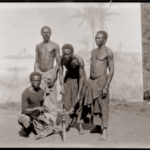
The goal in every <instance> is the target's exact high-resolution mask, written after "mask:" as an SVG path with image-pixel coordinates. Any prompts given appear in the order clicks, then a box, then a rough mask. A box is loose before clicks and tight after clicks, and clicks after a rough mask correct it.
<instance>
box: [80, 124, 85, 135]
mask: <svg viewBox="0 0 150 150" xmlns="http://www.w3.org/2000/svg"><path fill="white" fill-rule="evenodd" d="M84 133H85V132H84V130H83V126H82V124H81V123H80V124H79V134H80V135H83V134H84Z"/></svg>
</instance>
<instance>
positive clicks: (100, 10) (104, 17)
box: [93, 3, 121, 32]
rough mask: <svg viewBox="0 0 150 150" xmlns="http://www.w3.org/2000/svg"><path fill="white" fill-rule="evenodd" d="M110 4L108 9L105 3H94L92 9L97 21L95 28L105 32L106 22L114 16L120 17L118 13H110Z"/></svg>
mask: <svg viewBox="0 0 150 150" xmlns="http://www.w3.org/2000/svg"><path fill="white" fill-rule="evenodd" d="M110 8H111V3H110V5H109V7H107V6H106V3H96V5H95V7H94V8H93V12H94V16H95V19H96V20H97V27H98V28H99V29H100V30H105V29H106V30H107V32H108V29H107V25H106V22H107V21H109V20H112V19H113V17H114V16H120V17H121V15H120V14H119V13H116V12H112V11H110Z"/></svg>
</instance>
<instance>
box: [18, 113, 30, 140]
mask: <svg viewBox="0 0 150 150" xmlns="http://www.w3.org/2000/svg"><path fill="white" fill-rule="evenodd" d="M18 123H19V124H20V125H21V126H22V128H21V130H20V132H19V134H20V136H23V137H29V134H30V133H31V132H32V129H33V126H32V123H31V118H30V117H29V116H27V115H24V114H21V115H20V116H19V119H18Z"/></svg>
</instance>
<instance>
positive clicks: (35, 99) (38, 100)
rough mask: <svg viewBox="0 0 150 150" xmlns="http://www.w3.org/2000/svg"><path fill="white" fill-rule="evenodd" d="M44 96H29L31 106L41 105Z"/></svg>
mask: <svg viewBox="0 0 150 150" xmlns="http://www.w3.org/2000/svg"><path fill="white" fill-rule="evenodd" d="M43 96H44V95H43V94H37V93H32V94H30V96H29V99H28V102H29V104H34V103H41V102H42V101H43V100H44V99H43Z"/></svg>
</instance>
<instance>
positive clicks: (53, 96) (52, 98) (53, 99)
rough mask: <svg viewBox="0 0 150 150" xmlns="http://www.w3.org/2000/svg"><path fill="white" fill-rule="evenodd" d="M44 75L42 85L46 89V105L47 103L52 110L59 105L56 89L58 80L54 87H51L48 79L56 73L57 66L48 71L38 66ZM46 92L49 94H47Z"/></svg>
mask: <svg viewBox="0 0 150 150" xmlns="http://www.w3.org/2000/svg"><path fill="white" fill-rule="evenodd" d="M36 71H37V72H39V73H40V74H41V75H42V81H41V85H40V87H41V88H42V89H43V90H44V91H45V96H44V97H45V100H44V105H46V106H47V107H48V108H49V109H50V110H55V109H56V105H57V89H56V82H55V83H54V86H53V87H52V88H49V87H48V85H47V82H46V81H47V79H48V78H50V79H51V78H52V77H53V76H54V74H55V73H56V69H55V67H54V68H53V69H51V70H49V71H47V72H42V71H40V70H39V69H38V68H37V70H36ZM46 93H48V94H49V95H48V96H46Z"/></svg>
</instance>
